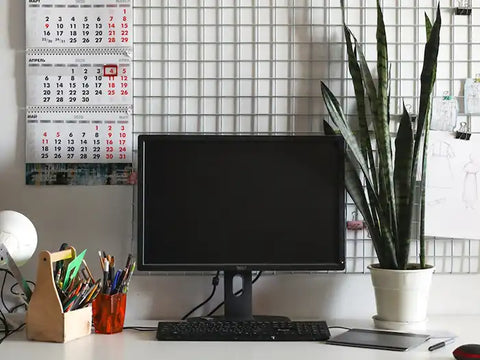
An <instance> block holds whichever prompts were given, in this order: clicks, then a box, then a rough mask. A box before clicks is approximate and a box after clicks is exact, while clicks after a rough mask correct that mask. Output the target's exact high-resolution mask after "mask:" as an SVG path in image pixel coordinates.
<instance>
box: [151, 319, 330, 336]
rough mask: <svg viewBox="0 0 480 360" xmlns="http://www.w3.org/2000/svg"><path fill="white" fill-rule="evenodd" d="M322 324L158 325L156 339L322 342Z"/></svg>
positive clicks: (222, 322) (202, 322)
mask: <svg viewBox="0 0 480 360" xmlns="http://www.w3.org/2000/svg"><path fill="white" fill-rule="evenodd" d="M329 338H330V331H329V330H328V327H327V324H326V323H325V321H280V322H279V321H227V320H198V321H177V322H160V323H158V329H157V339H158V340H171V341H178V340H181V341H325V340H328V339H329Z"/></svg>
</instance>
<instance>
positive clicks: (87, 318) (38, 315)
mask: <svg viewBox="0 0 480 360" xmlns="http://www.w3.org/2000/svg"><path fill="white" fill-rule="evenodd" d="M75 256H76V254H75V249H74V248H73V247H70V248H68V249H67V250H64V251H58V252H55V253H50V252H48V251H42V252H40V254H39V258H38V269H37V282H36V286H35V291H34V292H33V294H32V298H31V300H30V304H29V307H28V312H27V321H26V323H27V338H28V339H29V340H36V341H49V342H59V343H65V342H68V341H71V340H74V339H78V338H80V337H82V336H86V335H89V334H90V333H91V329H92V308H91V306H88V307H85V308H82V309H78V310H73V311H69V312H66V313H64V312H63V307H62V303H61V301H60V298H59V296H58V293H57V289H56V287H55V282H54V279H53V266H52V264H53V263H55V262H57V261H60V260H65V261H66V262H70V261H71V260H73V259H74V258H75Z"/></svg>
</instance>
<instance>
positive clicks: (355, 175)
mask: <svg viewBox="0 0 480 360" xmlns="http://www.w3.org/2000/svg"><path fill="white" fill-rule="evenodd" d="M323 126H324V132H325V134H326V135H338V133H337V132H336V131H335V130H334V129H333V128H332V127H331V126H330V124H329V123H328V122H327V121H324V122H323ZM355 164H356V160H355V158H354V157H353V156H352V153H351V151H347V153H346V159H345V187H346V189H347V192H348V193H349V194H350V196H351V198H352V199H353V201H354V202H355V205H356V206H357V208H358V210H359V211H360V213H361V214H362V215H363V218H364V220H365V222H366V224H367V227H368V230H369V231H370V234H371V237H372V239H374V241H372V243H373V245H374V248H375V252H376V254H377V257H378V261H379V262H380V264H382V265H383V266H384V267H386V268H387V267H388V268H396V267H397V264H396V259H395V250H394V247H393V243H392V242H391V241H390V242H388V241H385V240H386V239H389V235H388V234H387V236H383V235H382V233H381V229H380V224H381V222H380V221H379V220H378V215H377V214H378V207H377V202H376V200H375V196H372V194H371V190H368V189H369V188H368V187H367V193H370V196H369V198H367V197H366V193H365V188H364V187H363V186H362V182H361V180H360V172H361V171H360V169H359V168H358V166H356V165H355ZM370 199H371V200H370ZM369 200H370V201H369Z"/></svg>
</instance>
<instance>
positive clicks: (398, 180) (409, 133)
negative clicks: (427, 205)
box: [394, 105, 414, 269]
mask: <svg viewBox="0 0 480 360" xmlns="http://www.w3.org/2000/svg"><path fill="white" fill-rule="evenodd" d="M412 162H413V130H412V123H411V120H410V115H409V113H408V111H407V109H406V108H405V105H404V106H403V115H402V117H401V119H400V125H399V127H398V131H397V136H396V139H395V171H394V185H395V204H396V206H397V215H398V221H397V226H398V231H397V243H396V246H397V261H398V266H399V268H401V269H405V268H406V267H407V260H408V252H409V247H410V236H411V230H412V221H411V220H412V211H413V207H412V206H411V204H410V193H411V191H412V183H411V179H412V174H411V171H412ZM413 185H414V184H413Z"/></svg>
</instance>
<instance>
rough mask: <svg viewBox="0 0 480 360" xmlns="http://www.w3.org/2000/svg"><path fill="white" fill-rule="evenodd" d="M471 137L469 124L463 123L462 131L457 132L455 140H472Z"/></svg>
mask: <svg viewBox="0 0 480 360" xmlns="http://www.w3.org/2000/svg"><path fill="white" fill-rule="evenodd" d="M470 136H472V133H471V132H470V131H468V129H467V123H466V122H461V123H460V129H458V130H457V131H455V139H460V140H470Z"/></svg>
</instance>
